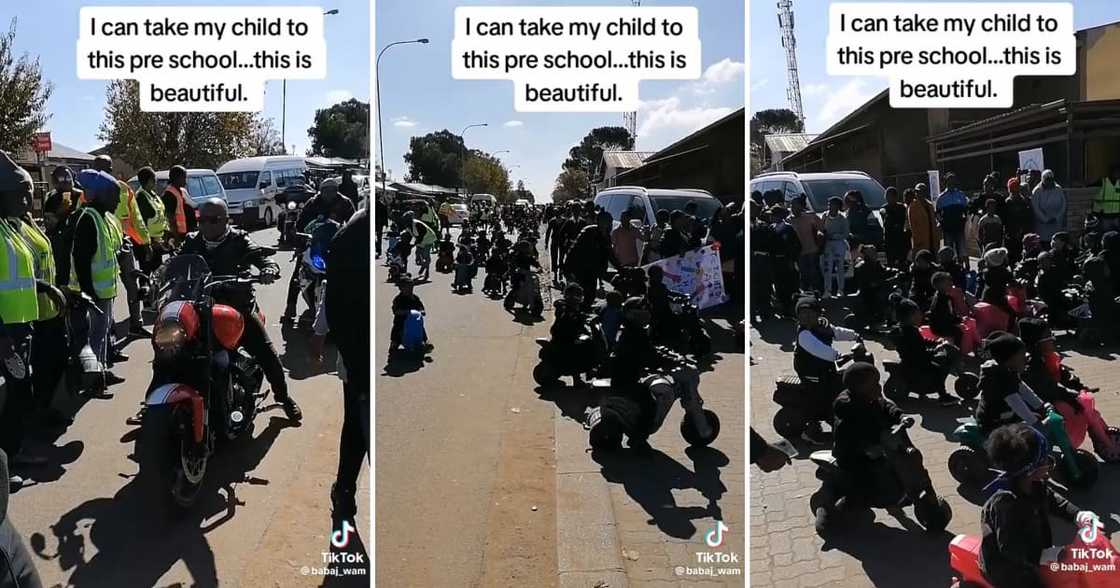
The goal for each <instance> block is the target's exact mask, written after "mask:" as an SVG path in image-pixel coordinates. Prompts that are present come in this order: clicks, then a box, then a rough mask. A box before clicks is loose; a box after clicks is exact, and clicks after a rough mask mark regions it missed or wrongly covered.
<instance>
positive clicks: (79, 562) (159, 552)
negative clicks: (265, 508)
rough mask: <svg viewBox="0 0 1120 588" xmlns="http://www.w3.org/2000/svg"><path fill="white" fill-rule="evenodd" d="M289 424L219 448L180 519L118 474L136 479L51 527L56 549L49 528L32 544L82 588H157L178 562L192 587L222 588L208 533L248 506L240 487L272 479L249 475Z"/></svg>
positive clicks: (276, 421)
mask: <svg viewBox="0 0 1120 588" xmlns="http://www.w3.org/2000/svg"><path fill="white" fill-rule="evenodd" d="M288 426H290V424H289V422H288V421H287V420H286V419H283V418H279V417H272V418H271V419H269V422H268V426H267V427H265V429H264V430H263V431H261V432H260V433H259V434H258V435H257V436H256V437H254V438H253V439H251V440H245V441H244V442H240V443H235V444H234V445H235V446H231V447H230V448H229V450H228V451H224V452H219V453H218V454H217V456H215V457H214V459H213V461H212V462H211V463H210V467H209V468H208V471H207V479H206V481H205V483H204V484H205V485H204V487H203V489H202V490H201V493H200V495H199V498H198V502H197V503H196V504H195V505H194V507H193V508H191V509H190V510H188V511H187V512H185V513H182V514H181V515H179V516H177V517H170V516H166V515H164V514H162V513H161V509H160V506H161V505H160V504H159V503H158V502H157V501H159V500H161V497H156V496H149V495H144V494H143V493H142V491H141V488H140V487H139V484H137V482H136V479H135V478H134V477H133V476H134V474H120V475H121V476H122V477H133V480H132V481H130V482H129V483H128V484H126V485H125V486H124V487H123V488H121V489H120V490H119V491H118V492H117V493H116V495H114V496H112V497H108V498H95V499H93V500H89V501H86V502H84V503H82V504H80V505H78V506H76V507H74V508H73V509H72V510H70V511H69V512H67V513H65V514H63V515H62V516H61V517H60V518H59V520H58V522H57V523H55V524H53V525H51V527H50V531H51V534H52V535H53V539H54V545H53V546H49V545H48V544H47V541H48V540H47V537H46V536H45V535H44V534H43V533H40V532H35V533H33V534H32V535H31V537H30V543H31V547H32V549H33V551H34V552H35V554H36V555H37V556H38V557H39V558H41V559H43V560H56V565H58V566H59V567H60V568H61V569H62V570H63V571H66V572H69V574H70V577H69V580H68V583H67V585H68V586H74V587H77V588H83V587H102V586H156V585H157V584H158V583H159V580H160V578H161V577H162V576H163V575H164V574H165V573H167V571H168V570H170V569H171V568H172V567H173V566H174V565H175V564H176V563H178V562H180V561H182V562H183V564H184V565H185V566H186V568H187V570H188V571H189V572H190V575H191V577H192V579H193V583H192V584H191V585H192V586H199V587H215V586H218V585H219V583H218V578H217V570H216V566H215V561H214V553H213V550H212V549H211V547H210V544H209V541H207V539H206V534H207V533H208V532H210V531H212V530H213V529H215V528H217V527H219V526H221V525H223V524H225V523H227V522H229V521H231V520H233V518H234V516H235V515H236V513H237V507H238V506H241V505H243V504H244V503H243V502H241V501H240V500H238V498H237V495H236V488H237V486H238V485H239V484H242V483H249V484H268V483H269V482H268V480H262V479H259V478H253V477H251V476H250V475H249V473H250V472H251V471H252V470H253V469H254V468H256V467H257V466H258V465H259V464H260V462H261V460H262V459H263V458H264V456H265V455H266V454H267V453H268V451H269V449H270V448H271V447H272V444H273V443H274V442H275V441H276V439H277V437H278V436H279V435H280V432H281V431H282V430H283V429H285V428H287V427H288ZM133 459H134V457H133ZM219 490H220V491H221V492H219ZM87 542H88V544H87ZM94 552H96V553H95V554H94V555H92V556H90V555H89V554H90V553H94ZM87 557H88V558H89V559H87Z"/></svg>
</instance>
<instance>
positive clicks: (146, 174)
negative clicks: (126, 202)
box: [136, 167, 167, 272]
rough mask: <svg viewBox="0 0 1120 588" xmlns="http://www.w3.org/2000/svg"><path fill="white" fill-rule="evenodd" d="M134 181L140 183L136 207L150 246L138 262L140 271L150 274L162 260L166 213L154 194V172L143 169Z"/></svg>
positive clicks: (148, 168) (149, 169) (150, 169)
mask: <svg viewBox="0 0 1120 588" xmlns="http://www.w3.org/2000/svg"><path fill="white" fill-rule="evenodd" d="M136 180H137V181H138V182H140V189H139V190H137V191H136V207H137V208H139V209H140V216H141V217H142V218H143V223H144V225H145V226H146V227H147V228H148V237H149V245H150V247H149V249H148V254H147V255H146V256H144V257H142V258H141V259H140V260H139V261H140V269H141V270H143V271H145V272H150V271H153V270H155V269H156V268H158V267H159V266H160V263H161V262H162V260H163V239H164V233H165V232H166V231H167V212H166V211H165V210H164V209H163V201H162V200H160V198H159V197H158V196H156V193H155V189H156V172H155V171H154V170H153V169H152V168H150V167H143V168H141V169H140V171H138V172H136Z"/></svg>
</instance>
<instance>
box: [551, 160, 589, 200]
mask: <svg viewBox="0 0 1120 588" xmlns="http://www.w3.org/2000/svg"><path fill="white" fill-rule="evenodd" d="M590 188H591V180H590V176H588V175H587V172H585V171H584V170H582V169H578V168H569V169H565V170H564V171H562V172H560V175H558V176H556V185H555V187H553V189H552V201H553V202H555V203H557V204H560V203H561V202H566V201H568V200H576V199H578V198H582V197H584V196H586V195H587V193H588V190H590Z"/></svg>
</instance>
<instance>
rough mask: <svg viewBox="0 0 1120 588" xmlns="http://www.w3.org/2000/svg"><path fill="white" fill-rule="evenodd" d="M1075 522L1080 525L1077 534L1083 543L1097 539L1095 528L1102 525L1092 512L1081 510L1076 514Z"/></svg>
mask: <svg viewBox="0 0 1120 588" xmlns="http://www.w3.org/2000/svg"><path fill="white" fill-rule="evenodd" d="M1077 522H1078V524H1080V525H1081V530H1080V531H1078V536H1080V537H1081V540H1082V541H1084V542H1085V543H1092V542H1094V541H1096V540H1097V529H1098V528H1099V527H1103V526H1104V525H1102V524H1101V521H1100V519H1098V518H1097V515H1096V514H1095V513H1092V512H1088V511H1086V512H1082V513H1079V514H1078V515H1077Z"/></svg>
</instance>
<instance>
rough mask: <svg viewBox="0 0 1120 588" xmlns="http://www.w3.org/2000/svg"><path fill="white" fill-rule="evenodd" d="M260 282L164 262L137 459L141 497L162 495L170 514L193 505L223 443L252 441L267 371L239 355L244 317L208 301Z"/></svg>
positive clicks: (189, 261) (196, 263) (194, 262)
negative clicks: (217, 290)
mask: <svg viewBox="0 0 1120 588" xmlns="http://www.w3.org/2000/svg"><path fill="white" fill-rule="evenodd" d="M258 283H261V280H260V277H259V276H256V277H252V276H247V275H241V276H219V275H213V274H211V272H210V268H209V266H208V265H207V264H206V261H205V260H204V259H203V258H202V257H200V256H197V255H180V256H178V257H175V258H173V259H171V260H170V261H169V262H168V265H167V271H166V281H165V282H164V286H163V292H162V293H161V295H160V297H159V298H160V300H161V301H162V302H163V304H162V306H161V307H160V309H159V311H158V316H157V318H156V321H155V325H154V328H153V333H152V346H153V347H154V349H155V358H154V360H153V362H152V366H153V377H152V383H151V386H150V387H149V391H148V397H147V401H146V402H145V406H146V408H145V412H144V416H143V420H142V421H141V430H140V436H139V438H138V439H137V446H136V452H135V453H136V456H137V458H138V461H139V463H140V472H139V474H138V478H139V479H140V480H141V483H142V484H144V487H145V488H146V491H145V494H148V495H151V496H158V495H162V496H163V497H164V499H165V500H166V503H167V504H169V505H170V507H171V510H173V511H176V510H184V509H187V508H190V507H191V505H192V504H193V503H194V502H195V499H196V498H197V497H198V493H199V490H200V489H201V487H202V482H203V479H204V478H205V475H206V467H207V464H208V463H209V461H210V458H211V456H212V455H213V454H214V452H215V450H216V448H217V447H218V446H219V445H220V444H221V443H223V442H226V441H233V440H235V439H238V438H251V437H252V432H253V421H254V419H255V417H256V415H257V412H258V409H259V407H260V401H261V399H262V397H263V394H262V393H261V391H260V390H261V382H262V380H263V379H264V372H263V370H262V369H261V367H260V366H259V365H257V362H256V361H255V360H254V359H253V358H252V357H250V356H249V354H248V353H246V352H245V351H244V350H243V349H242V348H241V337H242V335H243V334H244V332H245V317H243V316H242V315H241V313H240V312H239V311H238V310H237V309H235V308H233V307H231V306H227V305H224V304H219V303H217V302H215V301H214V299H213V298H212V296H211V294H212V292H213V290H214V289H215V288H223V289H239V288H240V289H248V288H251V287H252V285H253V284H258ZM256 312H258V313H259V312H260V310H256ZM261 318H262V321H263V316H261Z"/></svg>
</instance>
